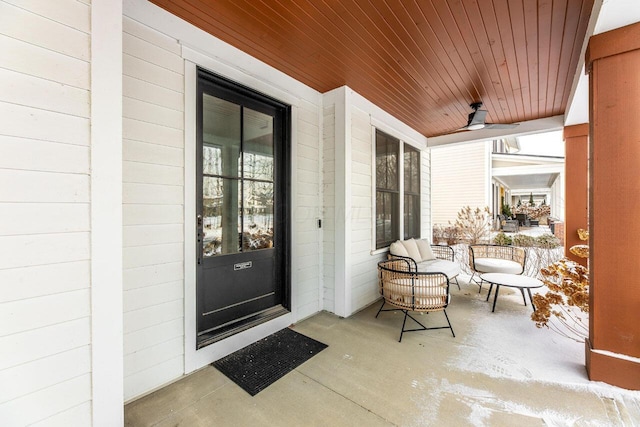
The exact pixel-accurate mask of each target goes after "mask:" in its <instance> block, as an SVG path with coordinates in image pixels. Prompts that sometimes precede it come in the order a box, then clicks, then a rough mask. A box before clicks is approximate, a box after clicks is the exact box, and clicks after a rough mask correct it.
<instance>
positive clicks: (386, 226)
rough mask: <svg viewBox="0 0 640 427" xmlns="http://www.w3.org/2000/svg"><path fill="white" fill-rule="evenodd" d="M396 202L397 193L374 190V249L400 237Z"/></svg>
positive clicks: (397, 204) (387, 244)
mask: <svg viewBox="0 0 640 427" xmlns="http://www.w3.org/2000/svg"><path fill="white" fill-rule="evenodd" d="M398 202H399V200H398V193H392V192H385V191H378V192H376V249H380V248H384V247H386V246H389V245H390V244H391V243H393V242H394V241H395V240H398V239H399V238H400V233H399V229H398V215H399V203H398Z"/></svg>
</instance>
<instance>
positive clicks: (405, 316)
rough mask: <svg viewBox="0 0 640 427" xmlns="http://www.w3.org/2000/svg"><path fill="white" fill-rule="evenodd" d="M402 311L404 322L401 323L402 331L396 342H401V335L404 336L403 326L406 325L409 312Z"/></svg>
mask: <svg viewBox="0 0 640 427" xmlns="http://www.w3.org/2000/svg"><path fill="white" fill-rule="evenodd" d="M403 311H404V320H403V321H402V330H401V331H400V339H399V340H398V342H402V335H403V334H404V325H405V323H407V316H408V315H409V312H408V311H407V310H403Z"/></svg>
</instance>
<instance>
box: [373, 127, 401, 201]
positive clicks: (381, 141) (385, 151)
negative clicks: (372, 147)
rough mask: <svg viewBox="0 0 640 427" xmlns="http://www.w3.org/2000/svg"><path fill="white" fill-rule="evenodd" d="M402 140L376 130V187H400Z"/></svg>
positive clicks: (392, 188)
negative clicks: (399, 159)
mask: <svg viewBox="0 0 640 427" xmlns="http://www.w3.org/2000/svg"><path fill="white" fill-rule="evenodd" d="M399 147H400V142H399V141H398V140H397V139H395V138H392V137H390V136H388V135H386V134H384V133H382V132H380V131H377V132H376V187H378V188H380V189H387V190H397V189H398V151H399Z"/></svg>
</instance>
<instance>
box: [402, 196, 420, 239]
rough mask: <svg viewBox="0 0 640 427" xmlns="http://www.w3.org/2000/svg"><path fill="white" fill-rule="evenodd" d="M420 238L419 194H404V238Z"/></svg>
mask: <svg viewBox="0 0 640 427" xmlns="http://www.w3.org/2000/svg"><path fill="white" fill-rule="evenodd" d="M411 238H416V239H417V238H420V196H417V195H405V196H404V239H405V240H406V239H411Z"/></svg>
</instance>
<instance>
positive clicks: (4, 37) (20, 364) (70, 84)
mask: <svg viewBox="0 0 640 427" xmlns="http://www.w3.org/2000/svg"><path fill="white" fill-rule="evenodd" d="M90 12H91V8H90V6H89V5H87V4H84V3H81V2H77V1H75V0H60V1H57V2H44V1H36V0H20V1H18V0H7V1H0V16H1V17H2V18H0V51H1V52H2V55H0V117H2V120H0V349H3V350H2V351H0V383H1V384H4V385H5V386H4V387H1V390H0V424H2V425H12V426H13V425H16V426H17V425H28V424H33V423H41V425H89V424H90V423H91V420H90V414H91V412H90V411H91V404H90V402H91V362H90V346H89V344H90V291H89V283H90V276H89V259H90V246H89V244H90V234H89V233H90V223H89V211H90V199H91V198H90V188H89V172H90V167H89V162H90V152H89V146H90V138H89V130H90V125H89V115H90V108H89V105H90V104H89V103H90V98H91V96H90V93H89V90H88V89H89V82H90V75H89V71H90V64H89V62H88V61H89V55H90V45H89V42H90V34H89V32H90V31H89V30H90ZM8 385H10V386H8Z"/></svg>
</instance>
